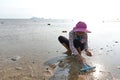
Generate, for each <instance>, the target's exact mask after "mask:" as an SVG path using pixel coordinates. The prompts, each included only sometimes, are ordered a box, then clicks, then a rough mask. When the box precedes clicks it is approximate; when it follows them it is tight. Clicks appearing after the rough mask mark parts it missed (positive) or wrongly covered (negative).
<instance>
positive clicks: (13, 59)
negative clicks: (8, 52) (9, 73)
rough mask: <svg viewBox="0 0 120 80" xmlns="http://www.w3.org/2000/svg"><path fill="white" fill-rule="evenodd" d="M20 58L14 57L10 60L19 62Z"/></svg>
mask: <svg viewBox="0 0 120 80" xmlns="http://www.w3.org/2000/svg"><path fill="white" fill-rule="evenodd" d="M20 58H21V57H20V56H15V57H13V58H11V60H12V61H17V60H19V59H20Z"/></svg>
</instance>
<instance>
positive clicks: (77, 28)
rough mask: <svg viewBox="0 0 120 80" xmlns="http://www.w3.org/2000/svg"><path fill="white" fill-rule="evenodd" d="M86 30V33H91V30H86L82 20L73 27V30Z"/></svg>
mask: <svg viewBox="0 0 120 80" xmlns="http://www.w3.org/2000/svg"><path fill="white" fill-rule="evenodd" d="M79 31H80V32H86V33H91V31H89V30H87V25H86V24H85V23H84V22H82V21H79V22H78V23H77V24H76V26H75V27H74V28H73V32H79Z"/></svg>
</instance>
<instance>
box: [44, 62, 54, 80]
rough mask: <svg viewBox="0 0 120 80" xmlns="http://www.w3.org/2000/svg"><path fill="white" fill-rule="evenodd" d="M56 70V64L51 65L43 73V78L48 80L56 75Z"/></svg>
mask: <svg viewBox="0 0 120 80" xmlns="http://www.w3.org/2000/svg"><path fill="white" fill-rule="evenodd" d="M55 68H56V65H55V64H51V65H49V67H47V68H46V69H45V70H44V71H43V77H44V80H48V79H49V78H50V77H51V76H53V75H54V73H53V72H54V69H55Z"/></svg>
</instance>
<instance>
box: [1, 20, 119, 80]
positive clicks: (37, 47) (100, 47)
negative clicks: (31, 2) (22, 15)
mask: <svg viewBox="0 0 120 80" xmlns="http://www.w3.org/2000/svg"><path fill="white" fill-rule="evenodd" d="M75 23H76V22H74V21H72V20H51V19H50V20H38V21H34V20H29V19H28V20H15V19H7V20H5V19H1V20H0V80H120V62H119V61H120V58H119V57H120V54H119V52H120V50H119V48H120V38H119V34H120V32H119V30H120V23H119V22H104V23H103V22H102V21H98V22H97V21H96V24H94V23H95V22H94V23H93V22H88V28H89V29H90V30H91V31H92V33H90V34H89V49H90V51H91V52H92V54H93V56H92V57H88V56H86V55H85V54H84V51H83V52H82V55H83V57H84V58H85V60H86V62H87V63H88V64H89V65H90V66H96V69H95V71H93V72H89V73H85V74H80V73H79V70H80V67H81V66H80V64H79V63H78V62H77V61H76V60H75V59H74V58H73V57H72V56H67V55H66V54H63V53H64V52H65V51H66V49H65V48H64V47H63V46H62V45H61V44H60V43H59V42H58V36H59V35H63V36H65V37H67V38H68V34H69V31H70V30H71V29H72V28H73V26H74V25H75Z"/></svg>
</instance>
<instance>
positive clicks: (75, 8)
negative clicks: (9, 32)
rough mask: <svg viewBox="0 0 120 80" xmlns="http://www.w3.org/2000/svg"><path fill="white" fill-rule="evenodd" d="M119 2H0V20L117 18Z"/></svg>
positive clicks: (40, 0) (36, 0)
mask: <svg viewBox="0 0 120 80" xmlns="http://www.w3.org/2000/svg"><path fill="white" fill-rule="evenodd" d="M119 8H120V4H119V0H0V18H30V17H33V16H35V17H44V18H69V19H70V18H117V17H120V10H119Z"/></svg>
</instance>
